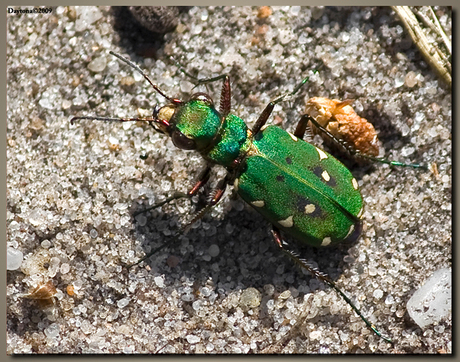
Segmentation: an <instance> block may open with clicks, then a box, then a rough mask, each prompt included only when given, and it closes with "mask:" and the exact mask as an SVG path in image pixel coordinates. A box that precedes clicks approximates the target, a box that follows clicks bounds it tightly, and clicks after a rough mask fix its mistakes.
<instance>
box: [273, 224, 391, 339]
mask: <svg viewBox="0 0 460 362" xmlns="http://www.w3.org/2000/svg"><path fill="white" fill-rule="evenodd" d="M272 235H273V239H274V241H275V244H276V245H277V246H278V248H279V249H280V250H281V251H282V252H283V254H285V255H287V256H288V257H289V258H290V259H291V260H292V261H293V262H294V263H295V264H297V265H298V266H300V267H301V268H304V269H306V270H307V271H309V272H310V273H311V274H313V276H315V277H316V278H318V279H319V280H321V281H322V282H324V283H326V284H327V285H329V286H330V287H331V288H332V289H334V290H335V291H336V292H337V294H339V295H340V296H341V297H342V298H343V299H344V300H345V302H347V304H348V305H349V306H350V307H351V308H352V309H353V310H354V311H355V313H356V314H357V315H358V316H359V317H360V318H361V319H362V320H363V322H364V323H366V325H367V327H368V328H369V329H371V330H372V331H373V332H374V333H375V334H376V335H377V336H379V337H380V338H382V339H383V340H385V341H386V342H389V343H393V341H392V340H391V339H389V338H387V337H384V336H383V335H382V334H381V333H380V332H379V331H378V330H377V328H376V327H375V326H374V324H373V323H371V322H369V321H368V320H367V319H366V317H364V316H363V315H362V313H361V311H360V310H359V309H358V308H357V307H356V306H355V305H354V304H353V302H352V301H351V300H350V298H348V296H347V295H346V294H345V293H344V292H342V291H341V290H340V289H339V287H338V286H337V285H336V284H335V283H334V281H333V280H332V279H331V278H330V277H329V276H328V275H327V274H324V273H322V272H320V271H319V270H318V269H316V268H315V267H313V266H312V265H311V264H310V263H308V262H307V261H306V260H305V259H301V258H300V256H299V255H297V254H296V253H294V252H293V251H292V250H289V249H288V247H289V245H288V244H287V243H286V242H285V241H284V240H283V239H282V237H281V233H280V230H279V229H278V228H277V227H276V226H274V225H273V228H272Z"/></svg>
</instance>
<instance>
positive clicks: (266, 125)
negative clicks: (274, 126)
mask: <svg viewBox="0 0 460 362" xmlns="http://www.w3.org/2000/svg"><path fill="white" fill-rule="evenodd" d="M267 127H268V124H264V125H263V126H262V128H261V129H260V130H261V131H263V130H265V128H267Z"/></svg>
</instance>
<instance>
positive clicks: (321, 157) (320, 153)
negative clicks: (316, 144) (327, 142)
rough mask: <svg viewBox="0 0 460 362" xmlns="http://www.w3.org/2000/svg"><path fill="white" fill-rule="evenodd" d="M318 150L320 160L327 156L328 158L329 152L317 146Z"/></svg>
mask: <svg viewBox="0 0 460 362" xmlns="http://www.w3.org/2000/svg"><path fill="white" fill-rule="evenodd" d="M316 151H318V154H319V160H320V161H321V160H324V159H325V158H327V154H326V152H324V151H323V150H320V149H319V148H316Z"/></svg>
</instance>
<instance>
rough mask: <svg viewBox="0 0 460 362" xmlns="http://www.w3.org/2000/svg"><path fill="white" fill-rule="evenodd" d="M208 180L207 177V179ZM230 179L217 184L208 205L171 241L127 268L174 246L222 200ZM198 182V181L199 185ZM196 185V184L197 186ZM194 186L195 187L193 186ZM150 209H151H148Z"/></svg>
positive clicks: (224, 179) (171, 198) (228, 177)
mask: <svg viewBox="0 0 460 362" xmlns="http://www.w3.org/2000/svg"><path fill="white" fill-rule="evenodd" d="M208 168H209V170H210V169H211V167H210V166H207V167H206V169H205V170H203V172H202V173H201V175H206V174H209V170H208ZM208 178H209V177H208ZM230 179H231V176H230V174H227V176H225V177H224V178H223V179H222V180H220V181H219V183H218V184H217V186H216V188H215V189H214V191H213V192H212V193H211V194H212V195H214V196H213V197H212V198H211V199H210V200H209V201H208V204H207V205H206V206H205V207H204V208H203V209H201V210H200V211H199V212H198V213H197V214H196V215H195V216H194V217H193V219H192V220H190V221H189V222H188V223H187V224H185V225H184V226H182V227H181V228H180V229H179V230H178V231H177V232H176V234H175V235H174V237H173V238H172V239H169V240H168V241H166V242H164V243H163V244H161V245H160V246H159V247H157V248H156V249H154V250H152V251H151V252H150V253H148V254H147V255H145V256H144V257H143V258H142V259H140V260H138V261H137V262H135V263H134V264H131V265H128V266H127V268H128V269H129V268H131V267H132V266H134V265H137V264H139V263H141V262H142V261H144V260H146V259H148V258H150V257H151V256H152V255H154V254H156V253H157V252H158V251H160V250H162V249H164V248H165V247H167V246H171V245H174V244H175V243H176V242H177V241H179V238H180V237H181V236H182V234H184V233H186V232H187V231H188V230H189V229H190V227H191V226H192V225H193V224H194V223H196V222H197V221H198V220H200V219H201V218H203V216H205V215H206V214H207V213H208V212H209V211H211V209H212V208H213V207H214V206H215V205H216V204H217V203H218V202H219V201H220V199H221V198H222V196H223V195H224V192H225V189H226V188H227V185H228V183H229V182H230ZM199 182H200V181H198V183H199ZM198 183H197V184H198ZM195 186H196V185H195ZM174 196H175V195H173V196H171V197H169V198H168V199H166V200H165V201H163V202H162V203H160V204H162V205H164V204H165V203H166V202H168V201H171V200H174V199H175V198H174ZM190 196H191V195H189V194H183V193H182V196H181V197H190ZM181 197H176V198H181ZM158 205H159V204H157V205H154V207H158ZM150 209H151V208H150Z"/></svg>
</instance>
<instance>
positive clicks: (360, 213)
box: [356, 207, 364, 219]
mask: <svg viewBox="0 0 460 362" xmlns="http://www.w3.org/2000/svg"><path fill="white" fill-rule="evenodd" d="M363 213H364V207H362V208H361V210H359V212H358V215H356V216H357V217H358V218H360V219H361V218H362V216H363Z"/></svg>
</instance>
